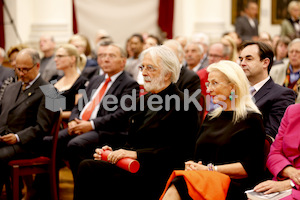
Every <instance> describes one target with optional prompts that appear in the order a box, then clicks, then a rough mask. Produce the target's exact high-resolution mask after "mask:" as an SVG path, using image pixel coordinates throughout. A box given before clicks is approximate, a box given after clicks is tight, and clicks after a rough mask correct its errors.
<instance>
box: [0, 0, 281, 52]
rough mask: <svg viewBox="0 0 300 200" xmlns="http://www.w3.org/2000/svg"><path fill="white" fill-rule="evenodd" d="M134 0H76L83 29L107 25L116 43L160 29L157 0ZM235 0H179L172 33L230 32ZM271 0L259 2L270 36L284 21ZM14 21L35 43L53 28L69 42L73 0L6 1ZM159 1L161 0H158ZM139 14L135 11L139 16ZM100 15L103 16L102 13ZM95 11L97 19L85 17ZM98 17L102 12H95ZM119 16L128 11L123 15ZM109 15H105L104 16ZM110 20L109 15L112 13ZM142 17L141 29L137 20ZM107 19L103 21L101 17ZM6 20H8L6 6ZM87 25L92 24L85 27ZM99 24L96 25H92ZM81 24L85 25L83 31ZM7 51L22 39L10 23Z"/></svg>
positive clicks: (263, 24)
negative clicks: (277, 18)
mask: <svg viewBox="0 0 300 200" xmlns="http://www.w3.org/2000/svg"><path fill="white" fill-rule="evenodd" d="M134 1H136V0H126V1H125V0H110V1H107V0H76V1H75V2H76V6H77V7H78V8H80V9H79V11H78V12H79V13H77V14H80V15H82V17H80V16H78V24H79V31H80V32H81V33H83V34H86V35H87V36H88V37H89V39H90V42H91V43H93V41H94V36H95V31H96V30H97V29H98V28H107V29H109V30H110V31H109V32H110V33H111V34H112V35H113V38H114V39H115V40H116V41H117V42H118V43H121V44H122V43H123V42H124V43H123V44H125V40H126V38H127V37H128V36H129V35H130V34H131V33H134V32H136V31H149V32H151V33H155V32H157V27H156V28H155V23H156V21H157V17H155V15H153V12H155V8H157V7H155V5H154V4H153V2H158V0H155V1H153V2H151V0H143V1H141V0H139V3H140V2H145V4H147V5H149V6H148V7H147V6H146V8H147V9H145V10H140V9H138V8H137V7H134V6H133V7H128V5H130V3H131V2H134ZM231 1H232V0H175V12H174V13H175V18H174V33H173V35H174V36H177V35H185V36H191V35H192V34H194V33H196V32H205V33H207V34H209V36H210V38H211V40H216V39H217V38H218V37H219V36H221V34H222V33H223V32H225V31H232V30H234V27H233V26H232V24H231ZM271 1H272V0H263V1H261V10H260V25H259V30H260V31H268V32H269V33H270V34H271V35H272V36H274V35H276V34H279V31H280V26H279V25H272V24H271ZM108 2H111V3H114V4H116V7H115V9H113V8H112V7H110V8H109V12H110V13H109V14H106V15H105V16H104V15H103V12H101V9H107V7H105V5H107V4H108ZM5 3H6V4H7V6H8V8H9V10H10V12H11V15H12V17H13V19H14V22H15V25H16V26H17V29H18V31H19V34H20V36H21V39H22V41H23V43H27V44H29V45H31V46H34V47H37V42H38V39H39V37H40V35H42V34H44V33H49V34H52V35H54V37H55V39H56V41H57V42H58V43H62V42H66V41H67V40H68V38H69V37H70V36H71V35H72V1H71V0H51V1H49V0H5ZM92 4H94V5H98V7H96V8H99V9H97V10H98V11H96V12H95V11H92V9H91V8H90V6H91V5H92ZM156 4H157V3H156ZM143 13H144V15H142V16H144V17H142V18H141V19H139V17H137V16H141V14H143ZM101 14H102V15H101ZM88 15H92V16H93V18H89V17H86V16H88ZM97 16H98V17H97ZM119 16H125V17H124V18H123V20H120V19H119V18H118V17H119ZM106 17H107V18H106ZM108 17H110V19H111V20H109V18H108ZM128 17H132V18H134V19H135V20H140V22H139V28H137V26H136V25H137V22H135V21H132V20H130V18H128ZM100 18H101V20H102V21H103V18H104V22H103V23H101V24H100V25H99V21H100ZM4 19H5V22H6V23H8V22H9V19H8V16H7V14H6V12H5V11H4ZM82 24H83V25H88V26H86V27H89V28H88V29H86V28H84V27H85V26H83V27H82ZM93 24H95V25H93ZM80 29H81V30H80ZM5 38H6V50H7V49H8V48H9V47H10V46H12V45H15V44H18V43H19V41H18V39H17V37H16V35H15V33H14V30H13V28H12V26H11V25H9V24H6V25H5Z"/></svg>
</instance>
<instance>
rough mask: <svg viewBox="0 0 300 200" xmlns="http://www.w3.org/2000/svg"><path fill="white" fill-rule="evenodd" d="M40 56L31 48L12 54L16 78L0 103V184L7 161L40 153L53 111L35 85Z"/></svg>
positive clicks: (5, 171) (6, 172)
mask: <svg viewBox="0 0 300 200" xmlns="http://www.w3.org/2000/svg"><path fill="white" fill-rule="evenodd" d="M39 68H40V57H39V54H38V52H37V51H36V50H34V49H23V50H21V51H20V52H19V53H18V55H17V58H16V72H17V73H18V76H19V78H20V81H19V82H16V83H12V84H11V85H9V86H8V87H7V88H6V89H5V91H4V95H3V99H2V101H1V105H0V134H1V137H0V173H1V175H0V185H1V188H2V185H3V183H4V181H5V178H6V177H7V175H8V174H9V172H8V166H7V163H8V162H9V161H10V160H12V159H15V158H26V157H31V156H32V154H35V153H40V150H41V149H40V146H39V144H40V143H41V141H42V139H43V137H44V136H45V135H47V134H49V133H50V131H51V128H52V127H51V126H52V124H53V122H54V120H55V117H56V116H55V113H54V112H51V111H50V110H48V109H46V107H45V96H44V94H43V93H42V91H41V89H40V88H39V86H41V85H46V84H47V82H45V81H44V80H43V79H42V78H41V76H40V73H39Z"/></svg>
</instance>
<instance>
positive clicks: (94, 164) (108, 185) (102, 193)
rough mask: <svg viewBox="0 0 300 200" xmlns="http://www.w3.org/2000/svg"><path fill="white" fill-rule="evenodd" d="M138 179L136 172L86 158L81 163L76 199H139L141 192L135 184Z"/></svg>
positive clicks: (76, 185)
mask: <svg viewBox="0 0 300 200" xmlns="http://www.w3.org/2000/svg"><path fill="white" fill-rule="evenodd" d="M138 180H139V177H138V176H137V175H136V174H131V173H130V172H127V171H125V170H123V169H120V168H118V167H116V166H115V165H112V164H110V163H108V162H105V161H94V160H84V161H82V162H81V163H80V166H79V171H78V177H77V180H76V181H75V187H74V200H79V199H82V200H83V199H91V200H92V199H111V200H113V199H138V198H136V197H135V196H136V193H137V192H139V191H138V188H136V184H135V182H137V181H138ZM137 183H139V182H137ZM140 184H142V183H140Z"/></svg>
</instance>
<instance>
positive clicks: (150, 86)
mask: <svg viewBox="0 0 300 200" xmlns="http://www.w3.org/2000/svg"><path fill="white" fill-rule="evenodd" d="M143 77H144V88H145V90H146V91H147V92H151V93H153V92H154V91H161V90H162V88H163V87H164V85H165V84H164V75H160V76H159V77H157V78H153V79H152V80H151V78H150V76H143ZM146 81H150V82H146Z"/></svg>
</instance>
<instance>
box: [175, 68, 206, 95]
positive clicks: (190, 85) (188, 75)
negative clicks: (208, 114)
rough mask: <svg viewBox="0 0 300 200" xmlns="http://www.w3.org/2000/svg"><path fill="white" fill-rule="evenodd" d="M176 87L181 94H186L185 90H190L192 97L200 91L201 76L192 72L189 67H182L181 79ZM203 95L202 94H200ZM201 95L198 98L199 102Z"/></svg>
mask: <svg viewBox="0 0 300 200" xmlns="http://www.w3.org/2000/svg"><path fill="white" fill-rule="evenodd" d="M176 86H177V87H178V89H179V90H180V91H181V92H184V89H188V90H189V92H190V96H191V95H192V94H194V92H196V90H197V89H200V79H199V76H198V75H197V74H196V73H195V72H194V71H192V70H189V69H188V68H187V67H184V66H183V67H181V71H180V75H179V79H178V81H177V83H176ZM200 94H201V93H200ZM200 94H199V95H198V96H197V100H198V101H199V99H200Z"/></svg>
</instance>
